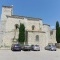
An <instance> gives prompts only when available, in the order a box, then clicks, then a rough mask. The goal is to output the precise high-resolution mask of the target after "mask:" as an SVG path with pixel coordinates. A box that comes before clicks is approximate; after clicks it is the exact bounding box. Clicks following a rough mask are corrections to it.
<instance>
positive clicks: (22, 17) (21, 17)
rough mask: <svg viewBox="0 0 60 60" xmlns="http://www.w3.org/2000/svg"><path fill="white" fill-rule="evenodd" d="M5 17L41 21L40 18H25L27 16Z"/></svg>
mask: <svg viewBox="0 0 60 60" xmlns="http://www.w3.org/2000/svg"><path fill="white" fill-rule="evenodd" d="M7 17H12V18H20V19H24V18H27V19H28V20H42V19H40V18H34V17H27V16H19V15H12V16H7Z"/></svg>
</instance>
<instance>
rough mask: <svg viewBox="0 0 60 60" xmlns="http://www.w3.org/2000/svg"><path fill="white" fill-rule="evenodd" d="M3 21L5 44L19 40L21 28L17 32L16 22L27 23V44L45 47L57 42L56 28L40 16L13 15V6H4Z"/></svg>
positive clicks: (3, 40) (9, 44)
mask: <svg viewBox="0 0 60 60" xmlns="http://www.w3.org/2000/svg"><path fill="white" fill-rule="evenodd" d="M1 23H2V32H3V35H2V44H3V46H11V44H13V42H17V39H18V35H19V29H17V30H16V32H15V24H18V25H20V23H23V24H24V25H25V30H26V35H25V39H26V40H27V41H26V44H29V45H31V44H34V45H36V44H38V45H40V46H41V47H45V46H46V45H47V44H48V43H56V34H55V33H56V30H51V28H50V25H48V24H44V23H43V20H42V19H40V18H33V17H27V16H18V15H13V6H2V14H1ZM14 36H15V40H13V39H14Z"/></svg>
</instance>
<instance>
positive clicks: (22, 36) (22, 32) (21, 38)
mask: <svg viewBox="0 0 60 60" xmlns="http://www.w3.org/2000/svg"><path fill="white" fill-rule="evenodd" d="M24 41H25V26H24V24H20V27H19V37H18V42H20V43H24Z"/></svg>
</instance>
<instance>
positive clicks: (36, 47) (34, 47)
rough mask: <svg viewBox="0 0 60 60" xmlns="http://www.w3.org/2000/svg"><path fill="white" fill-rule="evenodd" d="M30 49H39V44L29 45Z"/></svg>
mask: <svg viewBox="0 0 60 60" xmlns="http://www.w3.org/2000/svg"><path fill="white" fill-rule="evenodd" d="M31 50H32V51H40V46H39V45H31Z"/></svg>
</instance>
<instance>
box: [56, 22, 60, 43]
mask: <svg viewBox="0 0 60 60" xmlns="http://www.w3.org/2000/svg"><path fill="white" fill-rule="evenodd" d="M56 41H57V43H60V27H59V22H58V21H57V22H56Z"/></svg>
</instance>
